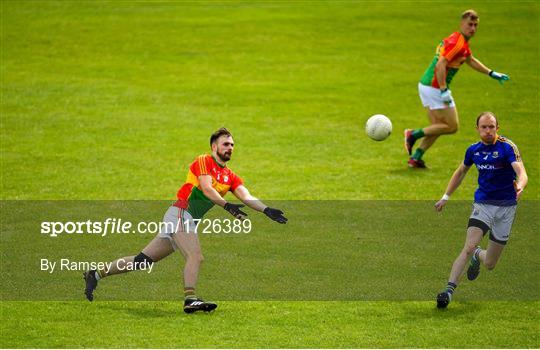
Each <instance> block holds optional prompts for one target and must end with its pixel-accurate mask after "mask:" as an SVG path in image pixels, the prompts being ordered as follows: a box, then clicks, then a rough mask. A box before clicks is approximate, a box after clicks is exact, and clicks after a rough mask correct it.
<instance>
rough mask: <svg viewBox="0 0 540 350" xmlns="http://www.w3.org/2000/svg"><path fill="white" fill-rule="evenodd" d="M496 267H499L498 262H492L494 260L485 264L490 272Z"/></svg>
mask: <svg viewBox="0 0 540 350" xmlns="http://www.w3.org/2000/svg"><path fill="white" fill-rule="evenodd" d="M496 265H497V262H496V261H492V260H488V259H486V261H485V262H484V266H485V267H486V269H488V270H493V269H494V268H495V266H496Z"/></svg>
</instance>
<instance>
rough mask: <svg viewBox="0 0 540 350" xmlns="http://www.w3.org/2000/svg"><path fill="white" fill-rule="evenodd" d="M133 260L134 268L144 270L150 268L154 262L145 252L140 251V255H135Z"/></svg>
mask: <svg viewBox="0 0 540 350" xmlns="http://www.w3.org/2000/svg"><path fill="white" fill-rule="evenodd" d="M133 262H134V266H133V268H134V270H141V269H142V270H144V269H148V268H150V267H151V266H152V264H153V263H154V260H153V259H152V258H151V257H149V256H148V255H146V254H144V253H143V252H140V253H139V255H137V256H135V258H134V259H133Z"/></svg>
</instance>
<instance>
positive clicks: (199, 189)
mask: <svg viewBox="0 0 540 350" xmlns="http://www.w3.org/2000/svg"><path fill="white" fill-rule="evenodd" d="M210 147H211V148H212V153H211V154H205V155H201V156H198V157H197V158H196V159H195V161H194V162H193V163H192V164H191V165H190V167H189V170H188V175H187V179H186V182H185V183H184V185H183V186H182V187H181V188H180V189H179V190H178V193H177V200H176V202H175V203H174V204H173V205H172V206H171V207H170V208H169V209H168V210H167V212H166V213H165V216H164V218H163V221H164V222H165V223H171V225H170V226H164V227H163V229H162V231H161V232H160V233H159V234H158V235H157V236H156V237H155V238H154V239H153V240H152V241H151V242H150V243H149V244H148V245H147V246H146V247H145V248H144V249H143V250H142V251H141V253H139V255H137V256H127V257H123V258H120V259H117V260H115V261H113V262H112V263H111V265H110V266H111V268H110V269H109V270H105V269H104V270H91V271H87V272H85V273H84V279H85V281H86V288H85V294H86V297H87V299H88V300H90V301H92V300H93V298H94V295H93V292H94V289H96V287H97V282H98V281H99V280H100V279H102V278H104V277H106V276H111V275H116V274H120V273H123V272H128V271H130V269H128V268H126V266H128V265H129V264H131V265H132V266H133V267H134V268H133V269H131V270H134V269H145V268H148V266H151V265H152V264H153V263H154V262H156V261H159V260H161V259H163V258H165V257H166V256H168V255H169V254H171V253H172V252H174V250H175V249H178V250H180V252H181V253H182V255H183V256H184V258H185V259H186V264H185V266H184V312H186V313H192V312H195V311H199V310H200V311H212V310H214V309H215V308H216V307H217V305H216V304H214V303H210V302H205V301H203V300H201V299H200V298H198V297H197V296H196V294H195V286H196V284H197V279H198V276H199V269H200V266H201V263H202V261H203V256H202V253H201V245H200V243H199V236H198V234H197V225H196V221H197V220H198V219H201V218H202V217H203V216H204V214H205V213H206V212H207V211H208V210H210V208H212V207H213V206H214V205H218V206H220V207H223V208H224V209H225V210H226V211H228V212H229V213H230V214H232V215H233V216H234V217H235V218H237V219H240V220H243V219H245V217H246V216H247V214H246V213H245V212H244V211H242V209H241V208H242V207H243V206H244V205H241V204H233V203H229V202H227V201H226V200H225V199H224V198H223V197H224V196H225V195H226V194H227V193H228V192H229V191H230V192H232V193H233V194H234V195H235V196H236V197H237V198H238V199H240V200H241V201H242V202H243V203H244V204H246V205H247V206H249V207H250V208H252V209H254V210H256V211H260V212H262V213H264V214H265V215H266V216H268V217H269V218H270V219H272V220H274V221H276V222H278V223H280V224H285V223H287V218H285V216H283V212H282V211H281V210H279V209H274V208H270V207H268V206H267V205H265V204H264V203H263V202H261V201H260V200H258V199H257V198H255V197H253V196H252V195H251V194H250V193H249V191H248V189H247V188H246V187H245V186H244V183H243V181H242V179H241V178H240V177H239V176H238V175H236V174H235V173H234V172H233V171H232V170H231V169H229V168H228V167H227V162H228V161H229V160H230V159H231V156H232V153H233V150H234V140H233V137H232V135H231V133H230V132H229V131H228V130H227V129H225V128H221V129H219V130H217V131H216V132H215V133H213V134H212V136H211V137H210ZM170 227H175V230H171V228H170Z"/></svg>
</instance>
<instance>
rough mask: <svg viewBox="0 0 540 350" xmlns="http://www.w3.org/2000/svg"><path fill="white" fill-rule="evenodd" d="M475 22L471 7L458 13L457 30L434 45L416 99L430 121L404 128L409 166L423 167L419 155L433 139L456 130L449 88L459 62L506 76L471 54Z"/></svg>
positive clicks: (496, 76)
mask: <svg viewBox="0 0 540 350" xmlns="http://www.w3.org/2000/svg"><path fill="white" fill-rule="evenodd" d="M478 22H479V17H478V14H477V13H476V11H474V10H467V11H465V12H464V13H463V14H462V15H461V22H460V26H459V31H458V32H455V33H452V34H451V35H450V36H448V37H447V38H446V39H444V40H442V41H441V43H440V44H439V45H438V46H437V49H436V52H435V57H434V58H433V60H432V61H431V64H430V65H429V67H428V69H427V70H426V72H425V73H424V75H423V76H422V78H421V79H420V82H419V83H418V92H419V94H420V99H421V100H422V105H423V106H424V107H425V108H426V111H427V114H428V117H429V120H430V123H431V124H430V125H429V126H427V127H425V128H420V129H406V130H405V149H406V150H407V152H408V154H409V156H410V158H409V161H408V165H409V167H411V168H425V167H426V165H425V163H424V161H423V160H422V156H423V155H424V153H425V152H426V151H427V150H428V149H429V148H430V147H431V146H432V145H433V143H435V141H436V140H437V138H438V137H439V136H440V135H444V134H453V133H455V132H456V131H457V130H458V126H459V120H458V113H457V110H456V105H455V102H454V99H453V97H452V92H451V91H450V88H449V87H450V82H451V81H452V79H453V78H454V76H455V75H456V73H457V72H458V70H459V68H460V67H461V65H462V64H463V63H467V64H468V65H469V66H470V67H471V68H472V69H474V70H476V71H478V72H480V73H484V74H486V75H489V76H490V77H491V78H493V79H495V80H498V81H499V82H500V83H501V84H502V83H503V82H504V81H506V80H509V79H510V78H509V77H508V75H506V74H502V73H497V72H495V71H493V70H491V69H489V68H487V67H486V66H485V65H483V64H482V62H480V61H479V60H478V59H477V58H475V57H474V56H473V54H472V52H471V49H470V47H469V40H470V39H471V38H472V37H473V36H474V34H475V33H476V30H477V29H478ZM420 138H423V139H422V143H421V144H420V147H418V148H417V149H416V151H415V152H414V154H413V153H412V150H413V146H414V143H415V142H416V140H418V139H420Z"/></svg>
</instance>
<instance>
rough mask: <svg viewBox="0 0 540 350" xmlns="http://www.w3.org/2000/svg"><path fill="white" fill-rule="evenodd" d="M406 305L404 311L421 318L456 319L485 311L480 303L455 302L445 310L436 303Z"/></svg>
mask: <svg viewBox="0 0 540 350" xmlns="http://www.w3.org/2000/svg"><path fill="white" fill-rule="evenodd" d="M422 306H423V307H422ZM422 306H419V305H417V304H404V305H403V309H404V310H405V311H406V313H407V314H408V315H410V316H414V317H421V318H438V319H446V318H455V317H456V316H465V315H474V314H476V313H478V312H480V311H481V310H482V309H484V307H485V305H483V304H482V302H478V301H469V302H468V301H460V302H453V303H450V305H448V307H447V308H445V309H438V308H437V306H436V303H435V301H433V303H422Z"/></svg>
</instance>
